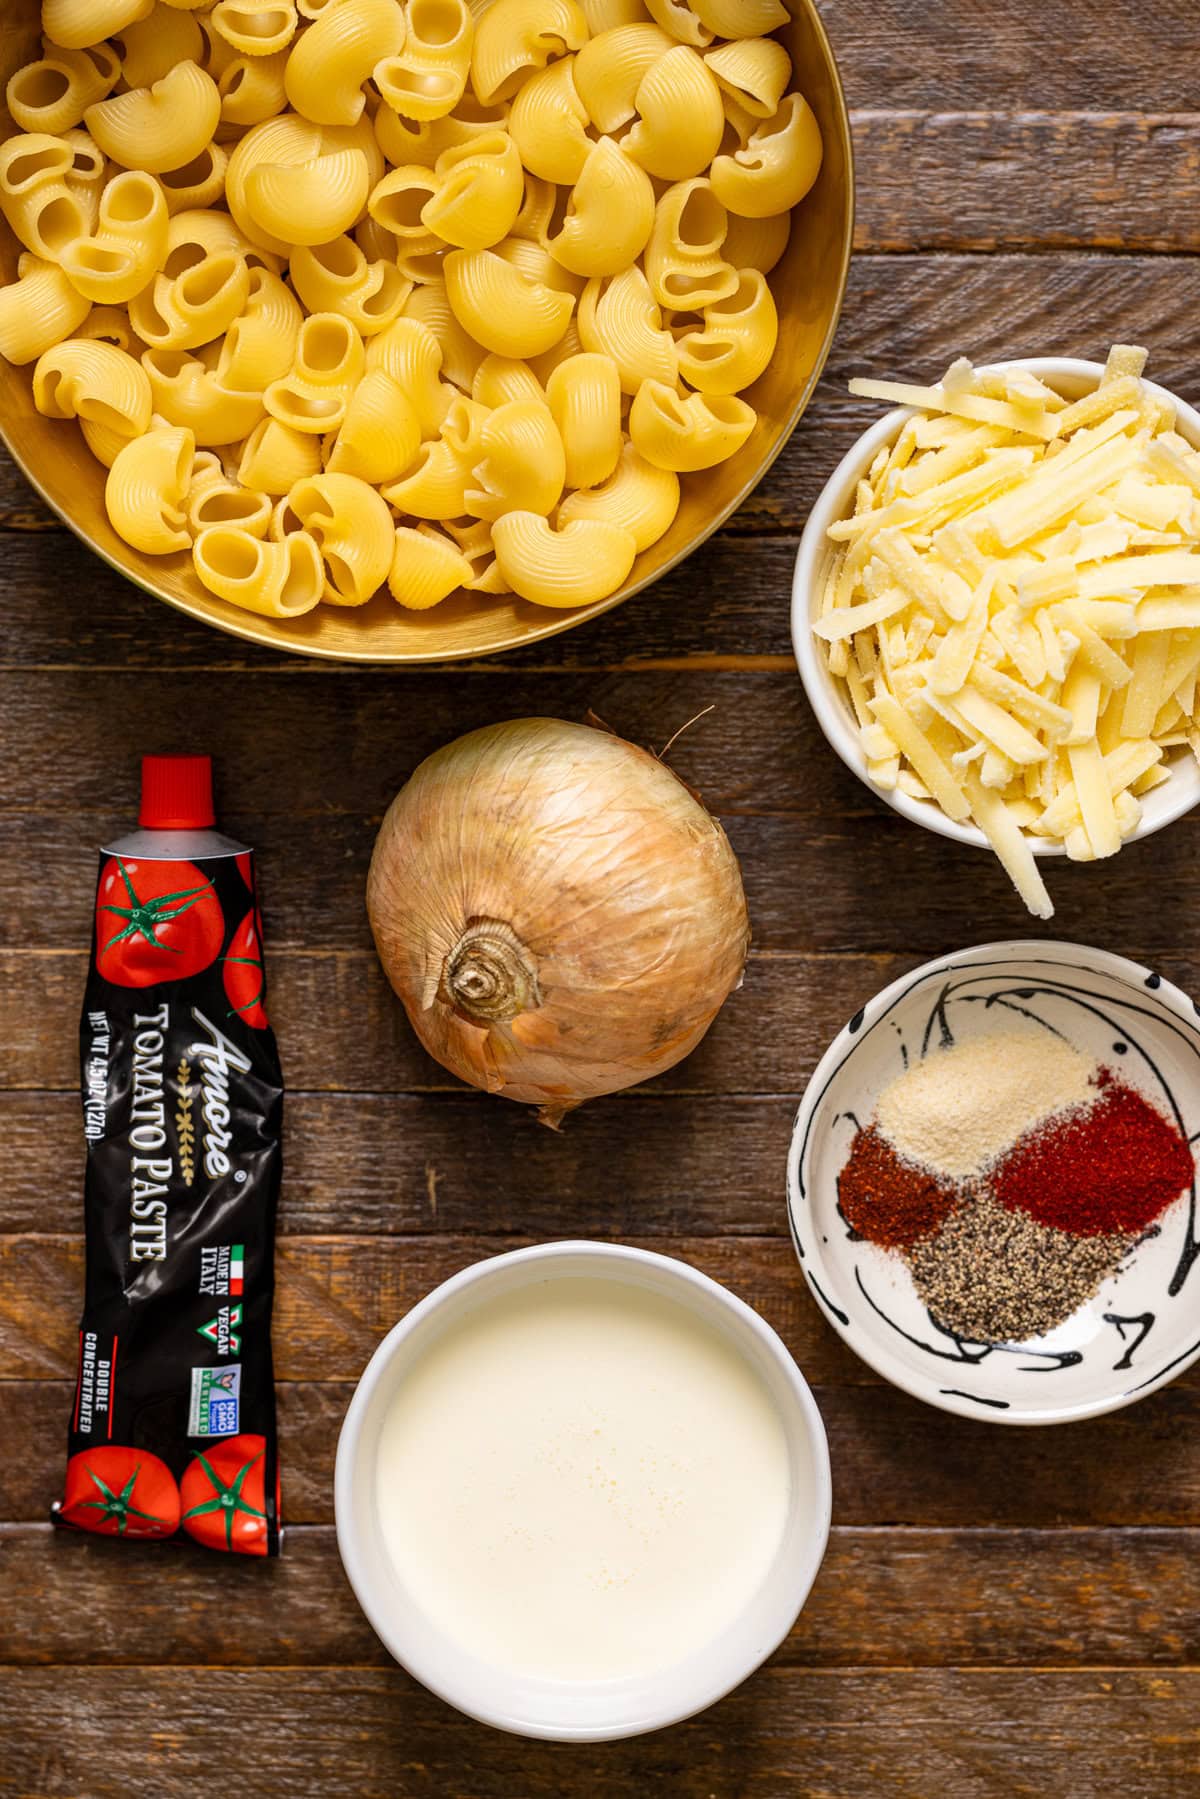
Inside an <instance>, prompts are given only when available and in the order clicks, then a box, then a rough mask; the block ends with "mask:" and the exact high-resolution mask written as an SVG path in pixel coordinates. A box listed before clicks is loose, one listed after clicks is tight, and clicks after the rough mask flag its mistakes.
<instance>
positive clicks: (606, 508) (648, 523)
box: [558, 443, 679, 551]
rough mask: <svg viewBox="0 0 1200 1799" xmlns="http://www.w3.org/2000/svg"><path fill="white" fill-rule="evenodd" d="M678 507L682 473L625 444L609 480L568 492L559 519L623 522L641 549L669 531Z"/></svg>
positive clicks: (560, 508) (644, 548)
mask: <svg viewBox="0 0 1200 1799" xmlns="http://www.w3.org/2000/svg"><path fill="white" fill-rule="evenodd" d="M678 510H679V476H678V475H677V474H675V472H674V470H673V469H663V468H656V467H655V466H654V464H653V463H652V462H647V461H646V459H645V457H644V456H642V455H640V454H639V453H638V451H637V450H636V449H635V448H634V446H633V444H632V443H626V444H625V446H624V448H623V449H622V451H621V460H620V461H619V462H618V464H617V466H616V468H615V469H614V470H613V472H612V474H611V475H610V476H609V477H608V480H607V481H602V482H601V483H600V485H599V486H598V487H591V488H584V489H580V490H579V491H578V492H577V493H570V494H568V495H567V497H566V499H565V500H564V501H563V503H562V505H561V506H560V507H559V509H558V522H559V524H560V525H567V524H570V522H571V520H572V519H577V518H586V519H601V520H604V521H606V522H607V523H608V524H611V525H621V526H622V527H623V528H624V529H625V530H626V531H628V532H630V533H631V534H632V536H633V540H634V543H635V544H636V545H637V548H638V550H639V551H641V550H648V549H649V548H650V545H651V544H652V543H657V542H658V540H659V538H660V537H661V536H662V535H663V533H664V532H666V531H668V530H670V528H671V523H672V521H673V520H674V517H675V514H676V513H677V512H678Z"/></svg>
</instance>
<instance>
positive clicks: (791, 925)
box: [0, 720, 1200, 964]
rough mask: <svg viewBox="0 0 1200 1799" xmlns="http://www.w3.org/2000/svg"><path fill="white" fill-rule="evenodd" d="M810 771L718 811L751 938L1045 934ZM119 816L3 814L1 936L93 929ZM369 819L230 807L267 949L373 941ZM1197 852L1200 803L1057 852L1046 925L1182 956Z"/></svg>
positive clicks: (909, 834) (972, 870)
mask: <svg viewBox="0 0 1200 1799" xmlns="http://www.w3.org/2000/svg"><path fill="white" fill-rule="evenodd" d="M224 731H225V726H224V724H223V722H222V721H220V720H214V721H213V723H212V725H211V726H210V727H209V729H208V731H207V732H206V739H207V741H208V743H210V744H211V745H212V747H213V748H214V749H215V750H216V752H217V754H218V756H220V753H221V743H222V738H223V734H224ZM176 741H177V740H176ZM164 747H165V746H164ZM297 762H298V766H297V770H296V783H297V785H301V784H303V783H304V781H305V775H304V772H303V763H302V761H300V759H299V757H298V759H297ZM226 766H231V764H226ZM124 778H125V777H124V775H122V780H124ZM312 778H313V781H314V782H315V781H318V780H319V773H316V772H314V774H313V777H312ZM812 781H813V787H814V790H815V791H816V792H818V793H823V794H824V795H825V796H826V803H825V808H824V810H823V811H822V813H821V815H820V816H819V817H818V816H813V817H811V818H806V817H803V816H799V815H797V814H788V813H782V814H779V813H775V814H763V815H750V814H743V815H734V814H729V815H727V816H726V818H725V821H724V822H725V823H726V825H727V827H728V831H729V837H730V841H731V842H732V844H733V847H734V849H735V850H736V852H737V854H738V857H739V859H740V862H741V868H742V876H743V879H744V882H745V887H746V897H747V900H748V903H749V907H750V918H751V922H752V925H753V930H754V944H755V947H756V948H757V949H759V950H764V951H785V952H797V951H802V952H804V953H806V954H813V953H816V954H820V955H829V954H834V953H842V952H850V953H853V954H858V955H861V954H870V955H900V954H906V955H908V956H909V957H910V958H911V960H912V962H913V963H914V964H916V963H917V962H920V961H923V960H924V959H926V958H927V957H931V956H935V955H938V954H940V953H942V952H943V951H945V950H946V949H947V948H949V947H957V946H960V945H961V944H963V943H964V942H969V941H971V940H972V939H974V940H976V941H978V940H980V939H981V938H982V939H985V940H986V939H987V938H999V937H1009V936H1011V937H1029V936H1044V935H1045V934H1046V932H1045V928H1044V927H1043V928H1042V929H1041V930H1038V929H1036V928H1035V927H1036V921H1035V920H1033V919H1031V918H1030V916H1029V914H1028V913H1027V912H1026V910H1025V908H1024V906H1023V905H1022V904H1021V902H1020V900H1019V899H1018V898H1017V896H1016V893H1015V892H1014V890H1013V889H1012V887H1011V886H1010V884H1009V882H1008V879H1007V877H1006V876H1005V875H1004V873H1003V871H1002V870H1001V868H1000V866H999V864H998V863H997V862H996V860H995V858H994V857H993V856H991V855H990V854H989V853H988V852H987V851H985V850H978V849H967V848H964V847H963V846H962V845H960V844H955V843H951V842H950V841H949V840H948V839H947V838H944V837H941V836H938V835H937V834H935V833H934V832H932V831H925V830H922V829H921V828H920V827H919V826H916V825H911V824H909V823H908V821H907V820H906V819H903V818H901V817H900V816H899V814H898V813H895V812H892V811H891V810H890V808H888V807H886V806H885V805H884V803H883V801H882V800H879V799H877V798H876V797H875V796H874V795H873V794H871V793H869V792H868V791H867V789H866V788H865V787H864V786H863V785H862V783H861V782H859V781H856V780H855V779H854V777H853V776H852V775H850V774H849V773H848V772H847V771H846V770H844V769H842V767H841V764H840V763H838V762H837V760H836V758H835V757H834V755H833V753H832V751H829V750H826V751H824V752H823V760H821V761H819V762H818V761H817V760H815V759H814V763H813V770H812ZM389 787H390V784H389ZM835 796H840V804H839V798H838V797H835ZM127 822H128V811H127V810H126V809H124V808H123V810H122V813H120V814H118V813H117V812H115V811H112V812H106V813H98V814H95V815H93V816H92V817H91V818H90V819H85V818H81V817H79V816H78V815H75V816H72V817H71V818H70V819H69V820H68V819H65V818H64V817H63V815H61V814H58V815H53V814H51V815H47V814H25V815H20V814H15V813H8V814H6V815H5V816H3V817H2V818H0V866H3V867H6V868H8V869H10V870H22V871H27V872H26V873H25V874H24V875H23V877H22V878H21V879H20V880H16V881H14V882H13V883H11V884H10V887H9V892H8V895H7V902H8V903H7V906H6V917H5V924H6V930H7V934H8V941H9V943H16V944H19V945H28V946H29V947H31V948H34V949H38V950H46V949H56V950H66V949H77V948H78V947H79V945H80V943H81V942H82V941H85V940H86V933H87V932H88V931H89V928H90V927H89V923H88V907H89V903H90V898H91V895H92V893H93V892H94V890H95V878H96V876H95V866H96V865H95V860H94V856H95V851H94V849H93V847H92V845H93V844H94V843H96V842H102V841H103V840H104V839H105V837H107V838H109V839H110V840H111V839H112V838H113V837H115V836H116V835H117V834H118V832H119V831H120V830H121V829H122V828H123V827H124V826H125V825H127ZM378 822H379V819H378V814H376V815H373V816H367V817H362V818H354V817H351V816H350V815H349V814H347V813H331V814H329V815H328V816H327V817H320V816H315V815H313V814H300V815H296V816H293V815H285V814H275V815H273V816H269V817H268V816H264V815H261V814H254V813H249V812H241V811H230V813H229V815H228V816H227V818H226V820H225V823H226V826H227V828H228V829H229V830H230V831H231V832H232V833H233V834H234V835H235V836H237V837H240V838H242V840H243V841H244V842H247V843H253V844H256V845H257V846H258V847H259V848H260V850H261V852H262V855H261V862H260V866H261V872H262V878H263V888H264V893H265V896H266V908H265V909H266V921H267V943H268V951H267V953H268V957H270V955H271V954H272V952H273V951H275V950H279V949H309V948H312V949H328V948H330V947H336V948H339V949H359V950H364V951H369V950H370V948H371V937H370V931H369V929H368V926H367V919H366V911H365V907H364V905H363V892H364V889H365V884H366V876H367V864H368V862H369V860H370V852H371V847H372V844H373V842H374V838H375V832H376V828H377V826H378ZM88 839H90V840H91V841H90V842H89V841H88ZM1198 854H1200V815H1198V814H1197V813H1195V812H1193V813H1192V814H1191V815H1190V816H1186V817H1184V818H1182V819H1180V820H1178V821H1177V822H1176V823H1175V824H1173V825H1172V826H1171V827H1170V829H1169V830H1166V831H1160V832H1158V833H1157V835H1155V836H1153V837H1148V838H1145V839H1144V840H1143V841H1142V842H1140V843H1136V844H1132V845H1130V846H1128V847H1127V848H1125V849H1123V850H1122V851H1121V854H1120V855H1119V856H1117V857H1116V858H1115V859H1114V860H1113V861H1112V862H1109V863H1105V864H1104V866H1103V868H1101V867H1099V866H1097V865H1094V864H1086V863H1069V862H1066V861H1065V860H1064V859H1063V858H1058V859H1056V860H1055V861H1054V862H1053V864H1052V865H1051V866H1050V868H1049V871H1048V881H1049V886H1050V890H1051V895H1052V897H1053V899H1054V902H1055V905H1056V907H1057V911H1056V914H1055V919H1054V923H1053V926H1052V927H1051V929H1052V931H1053V933H1054V934H1055V935H1056V936H1060V937H1077V938H1080V939H1082V941H1084V942H1085V943H1086V942H1091V941H1093V940H1094V939H1095V938H1096V936H1097V934H1100V935H1102V936H1103V937H1104V939H1105V940H1106V942H1107V943H1108V944H1109V946H1110V947H1111V948H1113V949H1116V950H1120V951H1122V952H1123V953H1125V954H1127V955H1133V956H1145V957H1150V958H1151V959H1152V960H1153V959H1155V958H1156V957H1159V956H1161V955H1162V954H1163V953H1166V954H1169V955H1179V954H1181V953H1184V952H1186V951H1187V949H1188V947H1189V946H1191V945H1194V944H1195V943H1196V936H1195V932H1196V927H1197V917H1196V910H1195V907H1194V905H1193V904H1192V897H1191V884H1192V881H1193V878H1194V872H1195V868H1196V863H1197V856H1198ZM1148 894H1153V896H1154V904H1153V906H1152V907H1149V908H1148V907H1147V904H1146V899H1147V895H1148ZM1101 908H1102V915H1101V911H1100V909H1101Z"/></svg>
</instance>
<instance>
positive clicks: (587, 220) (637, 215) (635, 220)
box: [545, 137, 654, 275]
mask: <svg viewBox="0 0 1200 1799" xmlns="http://www.w3.org/2000/svg"><path fill="white" fill-rule="evenodd" d="M653 224H654V186H653V184H652V182H651V180H650V177H649V176H648V175H647V174H646V172H645V170H644V169H641V168H639V167H638V165H637V163H636V162H634V161H633V160H632V159H631V158H630V157H628V156H626V155H625V153H624V151H622V150H620V149H618V147H617V145H616V144H614V143H613V141H612V139H611V138H610V137H602V138H601V139H600V141H599V142H598V143H596V144H593V145H592V148H591V150H590V152H589V154H588V158H587V161H586V162H585V163H584V165H583V173H582V174H581V175H580V177H579V180H578V181H577V182H576V183H575V185H574V187H573V188H572V189H571V192H570V197H569V199H568V201H567V212H566V217H565V218H564V219H563V223H562V229H561V231H559V232H558V233H557V235H556V236H554V237H550V238H547V240H546V244H545V248H546V249H547V250H549V252H550V254H551V256H553V258H554V260H555V261H556V262H558V263H561V264H562V266H563V268H565V269H569V270H570V271H571V273H572V274H573V275H615V274H617V273H618V272H619V271H620V270H621V269H624V268H628V267H629V266H630V265H631V264H632V263H633V261H634V260H635V258H636V257H638V256H640V255H641V253H642V251H643V250H644V249H645V246H646V240H647V239H648V237H649V236H650V231H651V228H652V226H653Z"/></svg>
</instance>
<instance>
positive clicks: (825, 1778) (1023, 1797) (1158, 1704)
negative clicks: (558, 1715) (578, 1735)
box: [0, 1618, 1200, 1799]
mask: <svg viewBox="0 0 1200 1799" xmlns="http://www.w3.org/2000/svg"><path fill="white" fill-rule="evenodd" d="M226 1623H227V1626H228V1628H229V1630H230V1631H231V1632H233V1631H234V1630H236V1629H237V1619H236V1618H227V1619H226ZM5 1685H6V1697H7V1701H8V1704H7V1708H6V1713H5V1716H4V1718H3V1719H0V1730H2V1731H3V1738H2V1739H0V1741H2V1748H0V1767H2V1769H3V1773H2V1774H0V1780H3V1781H4V1782H5V1783H6V1786H7V1790H8V1791H9V1792H11V1793H13V1794H21V1795H23V1796H24V1799H59V1796H66V1795H78V1794H80V1793H82V1792H86V1793H87V1794H88V1799H194V1795H195V1794H196V1793H197V1792H200V1791H202V1790H207V1788H208V1786H209V1785H211V1783H212V1781H213V1778H214V1770H220V1771H221V1777H222V1778H223V1779H225V1780H226V1781H228V1779H229V1778H230V1775H229V1773H228V1771H229V1770H230V1769H231V1768H236V1770H237V1772H236V1785H237V1789H238V1792H239V1793H240V1794H241V1795H243V1796H244V1799H318V1796H319V1795H324V1794H330V1795H332V1794H344V1793H353V1794H355V1796H356V1799H431V1796H432V1795H437V1794H451V1793H452V1794H454V1795H455V1799H513V1795H514V1794H520V1795H521V1799H541V1796H542V1795H545V1796H547V1799H549V1796H551V1795H553V1796H554V1799H558V1796H560V1795H562V1794H563V1793H564V1792H575V1793H588V1794H597V1795H601V1794H604V1795H613V1794H617V1793H639V1794H641V1793H652V1792H655V1793H657V1792H661V1793H669V1794H670V1795H671V1799H712V1796H713V1795H714V1794H732V1793H736V1794H737V1795H738V1799H780V1795H781V1794H796V1795H800V1794H805V1795H811V1796H814V1799H815V1796H820V1799H834V1796H835V1795H836V1799H878V1795H879V1794H880V1792H881V1791H884V1790H886V1792H887V1793H888V1795H889V1799H929V1795H930V1794H932V1793H939V1794H940V1793H951V1792H952V1793H954V1794H955V1795H956V1799H1045V1795H1046V1793H1047V1792H1048V1791H1066V1790H1069V1791H1070V1793H1071V1796H1072V1799H1101V1796H1102V1795H1108V1794H1111V1793H1119V1792H1122V1791H1125V1792H1128V1793H1130V1794H1137V1796H1138V1799H1180V1796H1181V1795H1183V1794H1185V1793H1187V1792H1190V1791H1191V1790H1192V1783H1193V1779H1194V1773H1195V1767H1196V1757H1197V1754H1198V1753H1200V1724H1198V1723H1197V1710H1198V1707H1200V1673H1197V1672H1196V1671H1195V1670H1180V1671H1178V1672H1174V1671H1165V1670H1158V1669H1148V1670H1137V1671H1135V1670H1129V1671H1126V1670H1121V1669H1110V1668H1100V1669H1089V1670H1086V1671H1080V1672H1074V1671H1071V1672H1058V1671H1055V1670H1051V1669H1045V1668H1031V1669H1027V1670H1020V1671H1017V1670H994V1671H982V1670H972V1669H946V1670H941V1669H939V1670H928V1671H926V1670H921V1671H917V1672H912V1673H910V1672H905V1671H897V1672H894V1673H893V1672H886V1673H885V1672H880V1671H877V1670H845V1669H828V1670H822V1669H790V1668H783V1667H769V1668H767V1669H765V1670H763V1671H762V1672H760V1673H759V1674H758V1675H757V1676H756V1678H755V1679H753V1680H752V1681H750V1682H748V1683H747V1684H746V1685H744V1686H743V1687H741V1688H739V1689H738V1691H737V1692H736V1693H733V1694H731V1695H730V1697H729V1698H728V1699H726V1700H724V1701H722V1703H721V1704H720V1705H719V1706H718V1707H717V1708H716V1709H715V1710H713V1711H710V1712H705V1713H703V1714H702V1715H701V1716H700V1717H698V1718H694V1719H692V1720H691V1721H690V1722H688V1723H686V1724H682V1725H679V1726H677V1727H676V1728H674V1729H672V1730H668V1731H662V1732H657V1733H655V1734H653V1735H651V1736H649V1737H644V1738H640V1739H635V1740H633V1741H629V1742H624V1743H606V1744H601V1745H587V1744H577V1745H573V1746H572V1747H571V1748H570V1749H566V1748H564V1747H563V1746H561V1745H558V1744H552V1743H536V1742H529V1741H525V1740H522V1739H517V1738H506V1737H502V1736H500V1735H498V1734H497V1733H495V1732H492V1731H485V1730H482V1729H480V1728H479V1726H477V1725H474V1724H470V1723H467V1722H466V1721H465V1720H464V1719H463V1718H462V1717H460V1716H459V1714H457V1713H456V1712H454V1711H452V1710H451V1709H450V1708H449V1707H447V1706H446V1705H444V1704H442V1702H441V1701H439V1700H436V1699H434V1698H432V1697H431V1696H430V1695H429V1694H427V1693H426V1692H424V1691H423V1690H422V1689H420V1688H418V1687H417V1686H416V1685H415V1683H414V1682H413V1681H412V1680H411V1679H410V1677H409V1676H407V1675H406V1674H404V1673H403V1672H402V1671H401V1670H400V1669H398V1668H338V1669H303V1670H301V1669H280V1670H277V1669H244V1670H236V1671H235V1670H223V1669H206V1670H204V1671H203V1672H201V1671H199V1670H193V1669H178V1670H175V1669H161V1670H160V1669H142V1670H138V1671H136V1672H134V1671H133V1670H131V1669H125V1668H88V1669H82V1668H80V1669H71V1670H66V1669H57V1668H56V1669H32V1668H30V1669H20V1670H13V1671H12V1672H10V1673H9V1674H7V1675H6V1677H5ZM1051 1769H1053V1770H1058V1771H1059V1772H1060V1773H1061V1776H1062V1778H1063V1780H1067V1779H1069V1783H1070V1784H1069V1789H1067V1788H1066V1787H1062V1786H1059V1785H1058V1784H1057V1783H1056V1782H1054V1781H1053V1780H1051V1781H1049V1783H1048V1771H1049V1770H1051ZM1068 1769H1069V1771H1070V1772H1069V1776H1068V1773H1067V1770H1068ZM885 1771H886V1772H885ZM883 1780H886V1788H884V1787H881V1784H880V1783H881V1781H883ZM0 1790H4V1789H3V1788H0Z"/></svg>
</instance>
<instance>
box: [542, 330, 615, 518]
mask: <svg viewBox="0 0 1200 1799" xmlns="http://www.w3.org/2000/svg"><path fill="white" fill-rule="evenodd" d="M546 399H547V402H548V404H549V407H550V411H551V413H552V414H553V417H554V422H555V424H556V425H557V426H558V431H559V436H560V437H561V438H562V443H563V450H564V453H565V458H566V467H565V471H564V484H565V485H566V486H567V487H572V488H576V487H596V486H598V485H599V483H600V482H601V481H607V479H608V477H609V476H610V475H611V474H612V473H613V470H614V469H615V468H616V466H617V463H618V461H619V460H620V456H621V444H622V432H621V378H620V376H619V375H618V374H617V369H616V364H615V363H614V362H613V360H612V358H611V357H609V356H597V355H595V354H593V353H590V352H586V351H585V352H584V353H583V354H582V355H580V356H569V357H568V358H567V360H566V361H565V362H560V363H559V365H558V367H557V368H556V369H555V370H554V371H553V373H552V374H551V376H550V379H549V380H548V381H547V383H546Z"/></svg>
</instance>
